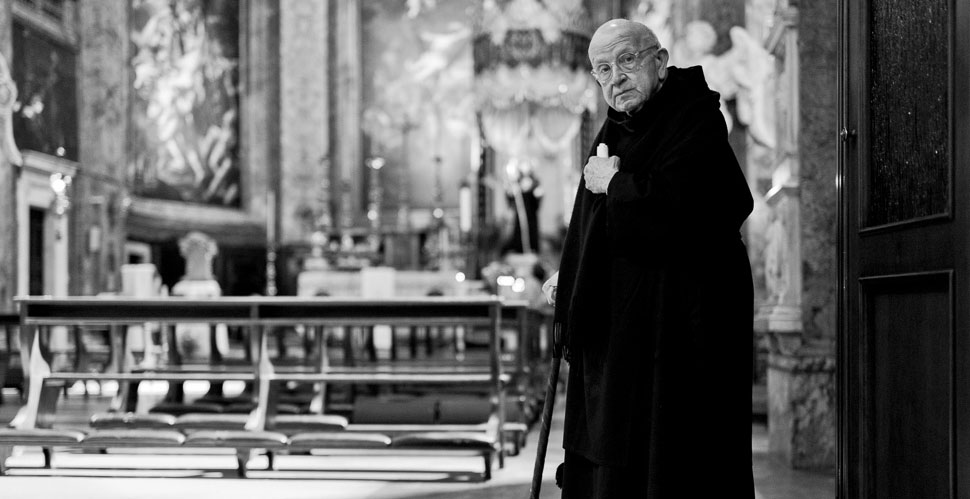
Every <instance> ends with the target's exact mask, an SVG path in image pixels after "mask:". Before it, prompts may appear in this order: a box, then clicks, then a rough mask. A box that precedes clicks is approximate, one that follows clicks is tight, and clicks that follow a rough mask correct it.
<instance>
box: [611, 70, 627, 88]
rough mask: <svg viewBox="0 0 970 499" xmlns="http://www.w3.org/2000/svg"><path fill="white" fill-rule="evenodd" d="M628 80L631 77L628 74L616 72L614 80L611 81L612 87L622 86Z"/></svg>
mask: <svg viewBox="0 0 970 499" xmlns="http://www.w3.org/2000/svg"><path fill="white" fill-rule="evenodd" d="M627 78H629V77H628V76H627V75H626V73H622V72H620V71H614V72H613V78H611V79H610V85H611V86H614V87H616V86H617V85H620V84H622V83H623V82H625V81H626V80H627Z"/></svg>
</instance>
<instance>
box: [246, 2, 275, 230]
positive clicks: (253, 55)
mask: <svg viewBox="0 0 970 499" xmlns="http://www.w3.org/2000/svg"><path fill="white" fill-rule="evenodd" d="M242 16H243V19H244V20H245V37H246V43H244V44H242V46H241V47H240V48H241V49H242V50H241V52H240V55H241V57H240V59H241V60H240V68H241V73H240V84H241V87H242V89H241V92H240V94H241V96H242V102H241V104H242V106H241V107H242V110H241V112H242V115H243V119H242V120H241V121H240V124H239V126H240V136H241V137H242V140H241V143H240V148H241V152H242V158H243V162H242V166H243V169H242V171H241V172H240V173H241V177H242V178H241V181H242V190H243V205H244V206H245V207H246V211H247V212H248V214H249V215H250V217H252V219H253V220H256V221H258V222H260V225H262V222H263V221H265V220H266V217H267V206H266V200H267V196H266V194H267V191H268V190H270V189H273V190H276V189H277V188H278V187H279V185H278V178H279V177H278V173H279V172H278V169H279V164H280V154H281V152H280V99H281V97H282V96H281V95H280V64H281V61H280V56H281V54H280V46H279V37H280V26H279V23H280V19H279V16H280V2H279V0H247V1H245V2H243V12H242ZM250 244H254V245H258V244H259V242H258V241H251V242H250Z"/></svg>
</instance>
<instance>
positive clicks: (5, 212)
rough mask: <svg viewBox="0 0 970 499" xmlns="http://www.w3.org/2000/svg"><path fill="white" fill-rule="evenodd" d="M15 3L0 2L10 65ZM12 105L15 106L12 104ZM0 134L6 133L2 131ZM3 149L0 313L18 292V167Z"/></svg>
mask: <svg viewBox="0 0 970 499" xmlns="http://www.w3.org/2000/svg"><path fill="white" fill-rule="evenodd" d="M11 2H13V0H0V55H2V56H3V57H4V58H5V59H6V60H7V64H8V65H9V64H10V63H11V59H10V58H11V55H12V54H13V48H12V39H11V31H13V26H12V18H11V14H10V4H11ZM11 104H12V103H11ZM0 112H5V113H6V114H5V115H3V116H0V126H3V125H6V126H10V123H9V121H7V122H6V123H4V122H5V121H6V120H9V119H10V115H9V109H7V110H4V109H2V106H0ZM0 132H3V130H2V129H0ZM4 156H5V155H4V154H3V153H2V150H0V311H11V310H13V297H14V295H15V294H16V293H17V216H16V214H17V177H18V167H17V166H15V165H13V164H12V163H11V162H10V161H9V159H8V158H6V157H4Z"/></svg>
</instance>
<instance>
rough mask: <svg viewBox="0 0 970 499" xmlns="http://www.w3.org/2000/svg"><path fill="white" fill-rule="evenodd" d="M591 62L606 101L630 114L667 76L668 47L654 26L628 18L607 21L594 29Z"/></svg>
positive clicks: (591, 42) (618, 109)
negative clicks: (661, 42) (662, 43)
mask: <svg viewBox="0 0 970 499" xmlns="http://www.w3.org/2000/svg"><path fill="white" fill-rule="evenodd" d="M589 62H590V65H591V66H592V68H593V71H594V73H595V74H596V75H597V81H598V82H599V84H600V89H601V90H602V92H603V98H604V99H606V103H607V104H608V105H609V106H610V107H612V108H613V109H615V110H617V111H620V112H624V113H628V114H632V113H634V112H636V111H637V110H639V109H640V108H641V107H643V104H644V103H646V102H647V101H648V100H650V98H652V97H653V96H654V94H656V93H657V91H658V90H660V87H661V86H662V85H663V82H664V80H665V79H666V78H667V49H664V48H662V47H660V42H659V41H658V40H657V35H655V34H654V33H653V31H651V30H650V28H648V27H646V26H644V25H643V24H640V23H638V22H633V21H629V20H626V19H613V20H612V21H607V22H605V23H604V24H603V25H602V26H600V27H599V29H597V30H596V32H595V33H593V37H592V38H591V39H590V41H589Z"/></svg>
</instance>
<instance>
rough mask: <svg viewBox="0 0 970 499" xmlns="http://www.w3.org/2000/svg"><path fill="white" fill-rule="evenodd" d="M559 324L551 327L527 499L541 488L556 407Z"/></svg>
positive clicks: (537, 495)
mask: <svg viewBox="0 0 970 499" xmlns="http://www.w3.org/2000/svg"><path fill="white" fill-rule="evenodd" d="M559 327H560V326H559V324H558V323H556V324H555V325H554V326H553V346H552V369H551V370H550V371H549V383H548V384H547V385H546V400H545V401H544V402H543V403H542V425H541V426H540V427H539V443H538V445H536V465H535V468H534V469H533V470H532V489H531V490H530V491H529V499H539V489H540V488H541V487H542V468H543V467H544V465H545V464H546V447H548V446H549V429H550V428H551V427H552V409H553V407H554V406H555V405H556V389H557V387H558V385H559V363H560V362H561V361H562V338H561V337H560V329H559Z"/></svg>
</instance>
